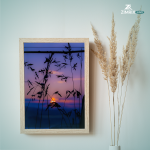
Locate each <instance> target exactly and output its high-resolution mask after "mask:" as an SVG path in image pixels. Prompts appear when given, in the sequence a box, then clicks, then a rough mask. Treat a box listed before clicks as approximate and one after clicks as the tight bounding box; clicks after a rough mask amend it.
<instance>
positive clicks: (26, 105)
mask: <svg viewBox="0 0 150 150" xmlns="http://www.w3.org/2000/svg"><path fill="white" fill-rule="evenodd" d="M19 57H20V133H24V134H88V133H89V39H88V38H20V39H19Z"/></svg>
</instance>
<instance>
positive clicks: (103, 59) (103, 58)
mask: <svg viewBox="0 0 150 150" xmlns="http://www.w3.org/2000/svg"><path fill="white" fill-rule="evenodd" d="M91 26H92V24H91ZM92 31H93V35H94V43H95V44H96V47H97V51H95V50H93V49H91V51H92V52H93V53H94V54H95V55H96V57H97V58H98V59H99V64H100V66H101V69H102V72H103V74H104V79H105V80H107V79H108V64H107V55H106V52H105V51H104V49H103V46H102V44H101V41H100V40H99V39H98V35H97V33H96V31H95V29H94V28H93V26H92Z"/></svg>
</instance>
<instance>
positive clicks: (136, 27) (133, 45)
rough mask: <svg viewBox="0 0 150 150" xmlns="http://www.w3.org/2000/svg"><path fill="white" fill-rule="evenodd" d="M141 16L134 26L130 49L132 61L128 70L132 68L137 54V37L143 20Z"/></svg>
mask: <svg viewBox="0 0 150 150" xmlns="http://www.w3.org/2000/svg"><path fill="white" fill-rule="evenodd" d="M140 16H141V15H140V14H138V16H137V20H136V22H135V24H134V25H133V27H132V39H131V42H130V51H129V57H130V62H129V68H128V70H130V68H131V66H132V65H133V63H134V60H135V56H136V46H137V37H138V32H139V28H140V26H139V24H140V21H141V18H140Z"/></svg>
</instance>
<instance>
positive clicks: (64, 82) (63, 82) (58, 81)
mask: <svg viewBox="0 0 150 150" xmlns="http://www.w3.org/2000/svg"><path fill="white" fill-rule="evenodd" d="M57 82H58V83H65V81H57Z"/></svg>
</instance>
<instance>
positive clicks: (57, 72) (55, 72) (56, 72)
mask: <svg viewBox="0 0 150 150" xmlns="http://www.w3.org/2000/svg"><path fill="white" fill-rule="evenodd" d="M48 71H52V73H53V74H59V75H60V74H63V72H59V71H55V70H48Z"/></svg>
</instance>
